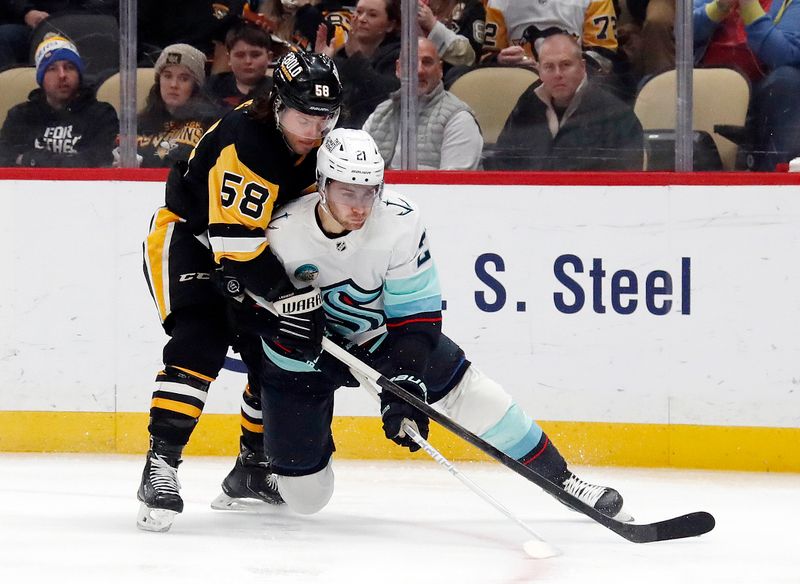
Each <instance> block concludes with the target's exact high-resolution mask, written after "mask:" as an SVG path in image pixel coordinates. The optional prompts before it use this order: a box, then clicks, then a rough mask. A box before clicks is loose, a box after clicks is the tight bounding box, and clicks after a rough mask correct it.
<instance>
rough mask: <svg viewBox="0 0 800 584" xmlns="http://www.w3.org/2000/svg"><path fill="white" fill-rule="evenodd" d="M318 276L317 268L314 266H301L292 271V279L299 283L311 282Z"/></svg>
mask: <svg viewBox="0 0 800 584" xmlns="http://www.w3.org/2000/svg"><path fill="white" fill-rule="evenodd" d="M317 276H319V268H318V267H317V266H315V265H314V264H303V265H302V266H300V267H299V268H297V269H296V270H295V271H294V277H295V278H297V279H298V280H300V281H301V282H313V281H314V280H316V279H317Z"/></svg>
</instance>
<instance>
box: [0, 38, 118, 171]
mask: <svg viewBox="0 0 800 584" xmlns="http://www.w3.org/2000/svg"><path fill="white" fill-rule="evenodd" d="M34 57H35V59H34V60H35V63H36V82H37V83H38V84H39V88H38V89H34V90H33V91H32V92H31V93H30V94H29V95H28V100H27V101H26V102H24V103H21V104H18V105H16V106H14V107H13V108H11V110H10V111H9V112H8V117H7V118H6V121H5V123H4V124H3V127H2V129H0V165H2V166H43V167H85V168H93V167H101V166H111V162H112V160H113V157H112V151H113V149H114V143H115V140H116V136H117V132H118V131H119V120H118V118H117V113H116V111H115V110H114V108H113V107H112V106H111V105H110V104H108V103H104V102H98V101H97V99H96V98H95V95H94V91H93V90H92V89H90V88H88V87H85V86H84V85H83V73H84V64H83V60H82V59H81V56H80V53H78V49H77V48H76V47H75V45H74V44H73V43H72V42H71V41H70V40H69V39H67V38H65V37H63V36H58V35H51V36H47V37H45V39H44V40H43V41H42V42H41V43H40V44H39V46H38V47H37V48H36V52H35V54H34Z"/></svg>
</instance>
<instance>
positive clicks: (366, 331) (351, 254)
mask: <svg viewBox="0 0 800 584" xmlns="http://www.w3.org/2000/svg"><path fill="white" fill-rule="evenodd" d="M319 200H320V198H319V195H312V196H308V197H303V198H302V199H299V200H297V201H294V202H292V203H290V204H288V205H286V206H284V207H282V208H281V209H280V211H279V213H278V214H277V215H276V216H275V218H274V219H273V220H272V223H270V226H269V234H268V237H269V240H270V245H271V247H272V251H273V253H274V254H275V255H276V256H277V257H278V258H279V259H280V261H281V263H282V264H283V265H284V268H285V270H286V273H287V274H288V276H289V277H290V279H291V280H292V283H293V284H294V285H295V286H296V287H298V288H302V287H304V286H308V285H309V284H311V285H313V286H316V287H318V288H319V289H320V292H321V294H322V299H323V305H324V307H325V312H326V315H327V319H328V326H329V327H330V328H331V329H333V330H334V331H335V332H337V333H339V334H341V335H343V336H345V337H347V338H349V339H350V340H352V341H354V342H356V343H358V344H364V343H365V342H367V341H370V340H372V339H376V340H375V342H374V344H372V348H373V349H375V348H376V347H377V346H378V344H379V343H381V342H383V339H384V338H385V337H383V338H378V337H380V336H381V335H382V334H383V333H385V332H387V330H388V332H389V335H390V336H393V335H394V333H403V334H404V335H406V334H408V333H421V334H422V335H424V336H425V337H426V338H427V339H428V340H430V341H432V342H433V343H435V342H436V341H437V340H438V335H439V331H440V327H441V320H442V315H441V308H442V297H441V291H440V287H439V277H438V274H437V270H436V265H435V264H434V261H433V258H432V257H431V254H430V251H429V249H428V241H427V239H426V234H425V228H424V226H423V224H422V220H421V217H420V213H419V210H418V208H417V206H416V205H415V204H414V203H412V202H411V201H409V200H408V199H406V198H405V197H402V196H399V195H397V194H395V193H391V192H389V191H384V193H383V197H382V199H381V200H380V201H377V202H376V203H375V206H374V207H373V209H372V213H371V214H370V216H369V218H368V219H367V221H366V222H365V223H364V226H363V227H362V228H361V229H358V230H355V231H349V232H345V233H344V234H343V235H341V236H338V237H329V236H327V235H326V234H325V233H324V232H323V231H322V228H321V227H320V226H319V223H318V219H317V215H316V210H315V209H316V206H317V203H318V202H319ZM323 212H324V211H323ZM431 325H433V326H431Z"/></svg>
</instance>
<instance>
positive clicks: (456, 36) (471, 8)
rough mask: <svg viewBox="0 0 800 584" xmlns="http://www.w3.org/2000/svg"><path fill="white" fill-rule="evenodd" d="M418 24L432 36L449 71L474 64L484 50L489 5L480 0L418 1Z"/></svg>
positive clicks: (428, 35)
mask: <svg viewBox="0 0 800 584" xmlns="http://www.w3.org/2000/svg"><path fill="white" fill-rule="evenodd" d="M417 2H418V10H417V23H418V24H419V27H420V30H421V31H422V34H423V35H425V36H426V37H427V38H428V39H430V40H431V41H432V42H433V43H434V45H436V49H437V50H438V51H439V56H440V57H441V58H442V61H444V68H445V71H447V70H448V69H449V68H450V67H452V66H458V65H463V66H467V67H471V66H472V65H474V64H475V62H476V60H477V57H478V56H479V55H480V54H481V52H482V51H483V31H484V28H485V25H486V22H485V21H486V8H485V7H484V5H483V2H482V1H481V0H466V1H461V0H417Z"/></svg>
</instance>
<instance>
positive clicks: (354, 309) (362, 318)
mask: <svg viewBox="0 0 800 584" xmlns="http://www.w3.org/2000/svg"><path fill="white" fill-rule="evenodd" d="M321 292H322V301H323V304H324V306H325V313H326V314H327V315H328V322H329V324H330V326H331V328H333V330H335V331H336V332H337V333H339V334H342V335H348V334H358V333H364V332H367V331H370V330H375V329H377V328H380V327H381V326H383V325H384V323H385V322H386V316H385V315H384V314H383V311H382V310H377V309H374V308H367V305H368V304H371V303H373V302H375V300H377V299H378V298H379V297H380V295H381V294H382V293H383V289H382V287H381V288H377V289H375V290H364V289H363V288H361V287H360V286H358V285H357V284H355V283H354V282H353V281H352V280H349V279H348V280H345V281H344V282H340V283H338V284H333V285H331V286H328V287H326V288H324V289H322V290H321Z"/></svg>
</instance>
